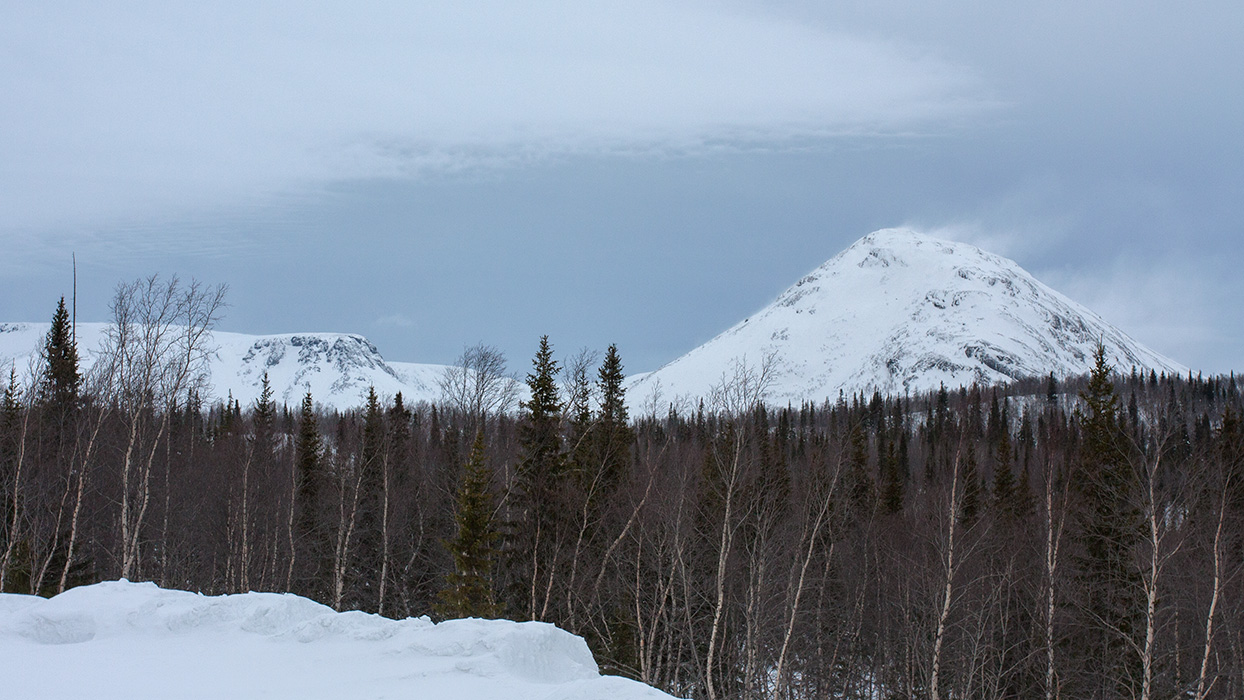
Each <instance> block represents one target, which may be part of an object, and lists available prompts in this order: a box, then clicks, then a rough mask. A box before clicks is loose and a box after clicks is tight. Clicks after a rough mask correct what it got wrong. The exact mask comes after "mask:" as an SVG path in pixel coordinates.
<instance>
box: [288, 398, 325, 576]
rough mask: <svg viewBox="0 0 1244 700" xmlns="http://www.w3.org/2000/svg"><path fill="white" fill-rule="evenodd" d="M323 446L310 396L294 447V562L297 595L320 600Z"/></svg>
mask: <svg viewBox="0 0 1244 700" xmlns="http://www.w3.org/2000/svg"><path fill="white" fill-rule="evenodd" d="M323 450H324V442H323V438H321V437H320V429H319V425H318V418H317V416H316V414H315V405H314V403H313V401H312V399H311V392H310V391H307V393H306V395H305V396H303V397H302V410H301V412H300V413H299V418H298V436H297V439H296V440H295V443H294V509H295V514H296V517H295V520H296V522H297V533H296V537H297V542H296V544H295V552H296V559H297V562H299V565H298V570H299V572H300V573H299V576H298V579H297V586H298V589H299V590H298V591H297V592H299V593H302V594H303V595H307V596H310V597H313V598H314V597H320V596H323V595H325V594H326V593H327V588H326V587H325V586H326V585H327V583H326V581H327V578H326V577H327V575H328V563H327V557H328V553H329V552H328V545H327V541H326V540H325V533H324V531H323V528H322V527H321V524H320V518H319V516H320V514H319V512H318V509H319V505H320V503H319V499H320V491H321V487H322V486H323V483H322V479H323V477H322V475H321V463H322V460H323Z"/></svg>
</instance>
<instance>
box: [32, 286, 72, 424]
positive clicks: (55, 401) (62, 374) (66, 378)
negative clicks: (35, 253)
mask: <svg viewBox="0 0 1244 700" xmlns="http://www.w3.org/2000/svg"><path fill="white" fill-rule="evenodd" d="M43 361H44V365H43V375H42V376H41V377H40V378H39V385H38V390H37V393H36V398H37V399H38V401H39V403H41V404H43V405H44V406H48V407H51V408H53V409H54V411H55V413H56V414H57V415H58V417H62V416H64V415H65V414H66V413H67V412H69V411H71V410H72V409H73V408H75V407H76V406H77V403H78V398H79V393H80V392H81V388H82V375H81V374H80V373H79V372H78V348H77V345H76V344H75V343H74V340H73V328H72V326H71V325H70V320H69V312H68V311H67V310H66V309H65V298H64V297H61V298H60V302H59V303H58V304H57V305H56V312H55V313H54V314H52V327H51V328H50V329H49V330H48V334H47V338H46V339H45V340H44V343H43Z"/></svg>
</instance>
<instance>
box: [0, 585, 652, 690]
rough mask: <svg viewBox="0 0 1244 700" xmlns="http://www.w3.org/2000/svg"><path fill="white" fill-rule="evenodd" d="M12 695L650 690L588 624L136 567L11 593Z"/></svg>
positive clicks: (6, 651)
mask: <svg viewBox="0 0 1244 700" xmlns="http://www.w3.org/2000/svg"><path fill="white" fill-rule="evenodd" d="M0 658H3V659H4V669H5V670H4V674H3V676H4V678H3V687H4V695H5V697H13V698H49V699H61V698H64V699H66V700H68V699H70V698H73V699H78V698H94V699H96V700H122V699H124V700H132V699H134V698H180V699H185V700H194V699H198V698H202V699H204V700H208V699H211V700H219V699H220V698H230V699H231V700H249V699H250V698H298V699H299V700H319V699H321V698H322V699H324V700H329V699H332V700H339V699H341V698H351V699H352V700H368V699H371V698H412V699H413V698H420V699H423V698H427V699H429V700H431V699H434V698H452V699H453V700H491V699H492V698H497V699H498V700H500V699H501V698H505V699H508V700H526V699H532V700H535V699H540V700H544V699H554V698H558V699H561V700H607V699H608V700H614V699H616V700H638V699H639V698H650V699H653V700H655V699H658V698H669V697H670V696H668V695H666V694H664V693H661V692H659V691H657V690H654V689H652V688H650V687H648V686H645V685H643V684H641V683H638V682H636V681H631V680H627V679H624V678H619V677H616V676H601V675H600V674H599V672H598V669H597V666H596V662H595V661H594V660H593V658H592V654H591V652H590V651H589V650H588V647H587V644H586V643H585V642H584V641H583V639H582V638H580V637H576V636H574V635H571V634H570V633H568V632H564V631H562V630H560V629H558V628H557V627H554V626H553V625H549V624H545V623H539V622H523V623H516V622H509V621H506V620H450V621H446V622H442V623H440V624H433V623H432V622H430V621H428V619H427V618H418V619H407V620H400V621H397V620H389V619H386V618H382V617H379V616H376V615H368V614H364V613H360V612H345V613H337V612H333V611H332V610H331V609H330V608H327V607H325V606H323V605H320V604H318V603H315V602H312V601H310V600H307V599H306V598H300V597H298V596H294V595H282V594H276V593H247V594H245V595H231V596H217V597H208V596H202V595H198V594H195V593H186V592H183V591H172V590H163V589H160V588H157V587H156V586H155V585H154V584H150V583H145V584H136V583H128V582H125V581H118V582H109V583H100V584H96V585H93V586H85V587H82V588H75V589H72V590H70V591H67V592H65V593H62V594H61V595H58V596H56V597H54V598H51V599H48V600H44V599H42V598H36V597H33V596H19V595H12V594H4V595H0Z"/></svg>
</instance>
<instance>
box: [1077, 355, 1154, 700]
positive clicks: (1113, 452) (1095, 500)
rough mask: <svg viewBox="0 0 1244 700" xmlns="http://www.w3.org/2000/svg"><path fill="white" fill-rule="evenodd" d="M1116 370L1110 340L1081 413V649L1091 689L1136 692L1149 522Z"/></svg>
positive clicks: (1097, 363) (1096, 360)
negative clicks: (1136, 563)
mask: <svg viewBox="0 0 1244 700" xmlns="http://www.w3.org/2000/svg"><path fill="white" fill-rule="evenodd" d="M1111 371H1112V368H1111V367H1110V365H1109V364H1108V363H1107V362H1106V350H1105V347H1103V346H1102V345H1101V344H1098V346H1097V350H1096V352H1095V353H1094V365H1093V370H1092V372H1091V373H1090V375H1089V383H1088V387H1087V388H1086V389H1085V391H1084V392H1083V393H1082V394H1081V395H1080V398H1081V399H1082V400H1083V401H1084V404H1085V409H1086V410H1085V411H1084V413H1083V414H1082V415H1080V416H1079V418H1080V423H1081V430H1082V435H1083V438H1082V445H1083V446H1082V450H1081V456H1080V472H1081V473H1080V475H1079V478H1078V479H1076V481H1075V483H1076V484H1077V485H1078V488H1079V492H1080V497H1081V498H1082V499H1083V510H1082V512H1083V517H1082V518H1081V522H1080V524H1079V533H1078V534H1079V540H1080V546H1081V554H1080V557H1079V561H1078V565H1079V566H1078V569H1079V571H1078V578H1079V581H1080V583H1081V585H1082V589H1083V591H1084V596H1085V597H1084V600H1083V601H1082V605H1083V608H1084V612H1085V613H1086V619H1087V620H1089V621H1090V623H1089V627H1090V633H1089V634H1086V635H1084V641H1085V643H1086V646H1085V648H1084V649H1083V650H1081V652H1082V653H1083V654H1084V659H1085V662H1086V663H1087V664H1089V667H1090V668H1092V669H1094V671H1095V672H1093V673H1090V674H1089V676H1090V677H1091V678H1092V679H1093V683H1092V685H1093V687H1091V688H1088V689H1086V690H1087V691H1088V694H1091V695H1096V696H1101V697H1115V696H1117V697H1129V696H1134V695H1135V694H1136V692H1137V691H1138V687H1137V686H1136V683H1137V682H1138V680H1139V678H1140V673H1139V671H1138V669H1137V662H1136V655H1135V654H1134V653H1133V650H1134V649H1136V648H1138V647H1137V646H1136V644H1137V641H1138V640H1137V638H1136V635H1137V633H1138V630H1139V629H1140V627H1141V625H1140V623H1139V617H1140V616H1141V615H1142V614H1143V609H1144V608H1143V605H1144V603H1143V600H1142V598H1141V595H1140V593H1141V590H1142V588H1141V585H1140V580H1139V575H1138V572H1137V571H1136V569H1135V568H1134V567H1133V565H1132V557H1133V556H1134V555H1135V552H1136V547H1137V546H1138V545H1139V543H1140V540H1141V537H1142V525H1141V517H1140V512H1139V510H1138V508H1137V505H1136V495H1137V490H1138V489H1139V483H1138V482H1137V480H1136V477H1135V475H1134V474H1133V473H1132V472H1131V470H1130V466H1129V463H1128V458H1127V457H1128V456H1127V453H1126V452H1125V450H1124V447H1123V445H1124V440H1123V435H1122V427H1121V426H1120V424H1119V397H1118V396H1117V395H1116V394H1115V391H1114V386H1113V384H1112V383H1111V380H1110V375H1111Z"/></svg>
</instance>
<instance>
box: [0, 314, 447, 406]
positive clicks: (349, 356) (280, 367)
mask: <svg viewBox="0 0 1244 700" xmlns="http://www.w3.org/2000/svg"><path fill="white" fill-rule="evenodd" d="M49 325H50V324H47V323H2V324H0V369H3V370H4V371H5V373H6V374H7V371H8V368H9V366H10V365H11V364H12V365H16V368H17V371H18V373H19V374H22V373H23V371H24V370H25V369H26V368H27V366H28V365H29V363H30V361H31V358H32V357H33V356H34V355H35V354H36V353H37V352H38V349H39V347H40V346H41V345H42V343H43V340H44V337H45V336H46V335H47V332H48V328H49ZM104 328H105V324H102V323H79V324H78V329H77V333H78V349H79V356H80V358H81V364H82V366H83V369H84V371H85V370H86V369H89V367H90V366H91V364H92V363H93V362H94V360H95V356H96V354H97V352H98V349H99V347H100V344H101V342H102V340H103V334H104ZM212 344H213V345H214V346H215V347H216V351H215V352H214V353H213V355H212V361H211V386H212V396H211V397H210V398H213V399H220V398H225V397H227V396H229V395H232V396H233V398H235V399H237V400H238V401H240V402H241V404H242V405H243V406H248V405H250V404H252V403H253V402H254V401H255V399H257V398H259V392H260V384H261V382H262V379H263V374H264V372H267V373H268V381H269V382H270V383H271V385H272V389H273V399H274V400H275V401H276V402H277V403H278V404H281V403H286V404H289V405H290V406H296V405H297V404H298V403H299V402H300V401H302V397H303V395H304V394H305V393H306V392H307V390H308V389H309V390H310V391H311V395H312V397H314V399H315V401H316V403H320V404H323V405H325V406H328V407H333V408H338V409H342V410H345V409H349V408H355V407H358V406H360V405H362V404H363V403H364V401H365V399H366V396H367V389H368V387H370V386H374V387H375V388H376V392H377V394H379V395H380V396H381V397H391V396H393V395H395V394H396V393H397V392H399V391H400V392H402V398H403V399H404V400H405V402H406V403H407V404H412V405H413V404H414V403H417V402H418V401H421V400H428V401H431V400H435V399H437V398H439V396H440V389H439V387H438V386H437V380H438V379H439V377H440V375H441V372H442V371H444V369H445V368H444V366H443V365H426V364H415V363H407V362H386V361H385V359H384V357H382V356H381V355H380V351H379V350H377V349H376V346H374V345H372V344H371V343H370V342H369V341H368V340H367V339H366V338H364V337H363V336H361V335H352V334H347V333H287V334H281V335H260V336H256V335H245V334H242V333H225V332H220V331H217V332H215V333H213V334H212Z"/></svg>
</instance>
